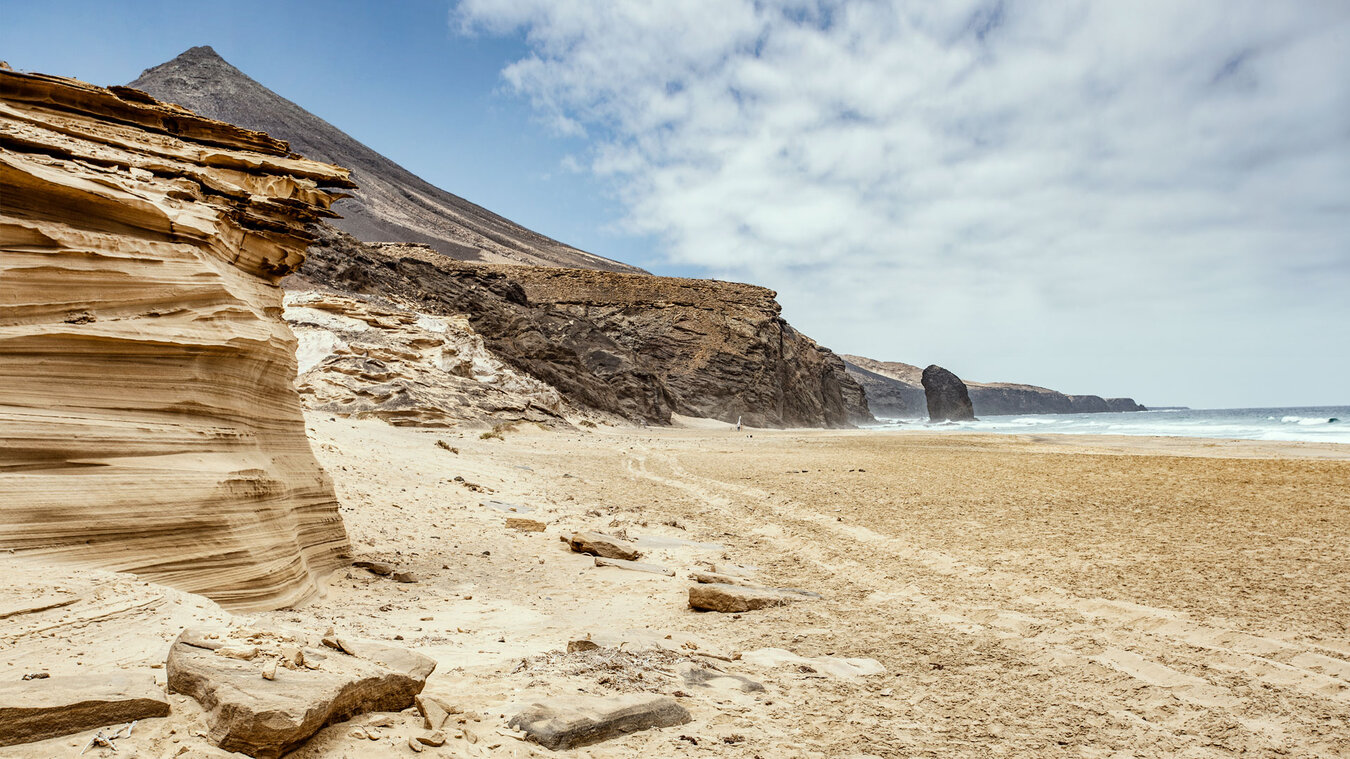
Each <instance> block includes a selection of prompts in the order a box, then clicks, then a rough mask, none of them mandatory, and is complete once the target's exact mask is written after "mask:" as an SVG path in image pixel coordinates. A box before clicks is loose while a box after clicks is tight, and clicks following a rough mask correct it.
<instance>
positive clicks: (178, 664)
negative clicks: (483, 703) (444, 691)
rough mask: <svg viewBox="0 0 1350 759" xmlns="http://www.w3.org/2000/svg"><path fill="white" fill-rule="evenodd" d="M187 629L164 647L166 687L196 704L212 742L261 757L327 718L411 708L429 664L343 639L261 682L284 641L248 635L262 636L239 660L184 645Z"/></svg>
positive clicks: (295, 742)
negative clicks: (250, 655) (253, 654)
mask: <svg viewBox="0 0 1350 759" xmlns="http://www.w3.org/2000/svg"><path fill="white" fill-rule="evenodd" d="M190 633H191V631H188V632H185V633H184V634H183V635H182V636H180V637H179V639H178V641H176V642H175V643H174V644H173V646H172V647H171V648H170V649H169V661H168V675H169V690H171V691H173V692H175V693H183V694H185V695H188V696H191V697H193V698H195V699H196V700H197V701H199V702H201V704H202V707H203V708H205V709H206V712H207V715H206V717H207V724H208V725H209V726H210V735H209V737H210V740H211V741H212V742H214V743H216V744H217V745H218V746H220V747H221V748H223V749H225V750H228V751H239V752H242V753H245V754H248V755H249V756H253V757H260V758H263V759H272V758H273V757H278V756H281V755H282V754H284V753H286V752H288V751H290V750H292V749H294V748H296V747H297V746H299V745H300V744H301V743H303V742H304V741H305V740H307V739H308V738H309V737H310V736H312V735H313V734H314V733H316V732H318V731H319V730H320V729H322V728H323V727H325V726H327V725H331V724H333V723H334V722H341V721H343V720H346V719H349V718H351V717H353V716H355V715H358V714H362V713H365V712H392V711H399V710H402V709H406V708H407V707H409V706H412V704H413V700H414V698H415V697H416V696H417V694H418V693H420V692H421V691H422V687H423V686H424V685H425V684H426V679H427V676H428V675H430V674H431V672H432V670H434V669H435V667H436V663H435V662H434V661H432V660H431V659H429V658H427V657H425V656H422V655H421V654H417V653H413V652H412V651H409V650H407V649H404V648H398V647H395V646H386V645H383V644H379V643H371V642H367V641H354V640H350V639H347V638H344V639H342V641H341V651H340V652H339V651H330V652H329V653H328V654H327V655H323V656H321V658H319V660H318V661H315V662H311V661H310V659H311V658H318V657H315V656H314V655H313V654H310V653H307V654H306V656H305V666H304V667H302V668H295V669H292V668H289V667H279V668H276V669H275V673H274V679H271V680H268V679H265V678H264V677H263V676H262V672H263V668H264V666H265V664H264V663H263V662H264V661H278V660H282V661H283V664H284V663H285V662H284V659H283V655H282V649H283V648H284V646H272V645H270V644H269V643H268V641H267V637H266V635H254V636H252V637H251V638H250V639H254V640H256V639H261V640H262V643H260V644H259V646H260V649H261V651H260V653H259V656H258V658H256V659H254V660H251V661H243V660H239V659H233V658H230V657H226V656H221V655H219V653H218V651H212V650H208V649H205V648H198V647H197V646H194V645H191V644H190V643H188V642H187V641H188V640H192V639H193V637H194V636H193V635H191V634H190ZM232 634H235V633H232ZM274 648H275V649H276V650H273V649H274ZM306 650H307V651H309V650H308V649H306ZM311 665H317V667H318V668H317V669H311V668H310V666H311Z"/></svg>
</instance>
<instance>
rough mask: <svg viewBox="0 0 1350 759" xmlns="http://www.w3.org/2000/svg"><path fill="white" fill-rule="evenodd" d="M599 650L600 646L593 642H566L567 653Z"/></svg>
mask: <svg viewBox="0 0 1350 759" xmlns="http://www.w3.org/2000/svg"><path fill="white" fill-rule="evenodd" d="M597 648H600V644H599V643H596V642H595V641H593V640H569V641H567V653H569V654H575V653H579V652H581V651H594V650H596V649H597Z"/></svg>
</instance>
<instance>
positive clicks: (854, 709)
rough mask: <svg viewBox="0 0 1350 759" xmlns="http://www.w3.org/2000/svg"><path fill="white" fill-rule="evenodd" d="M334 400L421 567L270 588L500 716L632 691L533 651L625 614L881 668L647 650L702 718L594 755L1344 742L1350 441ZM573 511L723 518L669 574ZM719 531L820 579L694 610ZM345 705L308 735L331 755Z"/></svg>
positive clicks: (353, 452) (603, 525)
mask: <svg viewBox="0 0 1350 759" xmlns="http://www.w3.org/2000/svg"><path fill="white" fill-rule="evenodd" d="M311 423H312V424H313V426H314V429H315V432H314V438H315V440H316V442H317V443H318V446H317V449H318V450H317V452H318V455H319V458H320V459H321V461H322V462H323V464H324V465H325V466H326V468H327V469H328V470H329V471H330V472H332V473H333V475H334V477H335V479H336V481H337V485H338V491H339V494H340V496H341V500H342V501H343V503H344V511H343V515H344V517H345V518H346V520H347V524H348V529H349V530H350V532H351V534H352V539H353V543H354V545H355V546H357V550H358V551H359V552H362V553H364V554H367V555H370V556H376V557H380V558H389V559H399V560H401V561H403V562H404V563H406V564H408V565H409V566H411V567H412V568H414V569H415V570H417V571H418V572H420V573H422V574H423V575H424V577H425V579H424V580H423V582H422V583H421V584H419V585H416V586H399V585H396V584H393V583H390V582H388V581H385V580H377V579H373V578H370V577H368V576H366V575H364V573H362V572H359V571H356V572H353V573H352V577H353V579H351V580H346V579H341V578H339V580H338V581H336V582H335V588H334V591H333V594H332V596H331V597H330V598H329V599H328V600H326V601H324V602H321V603H319V604H316V605H314V606H312V607H310V608H306V609H303V610H300V611H299V612H297V613H295V614H293V615H288V614H285V613H279V614H278V616H279V617H282V618H288V619H291V620H292V621H300V622H304V623H307V624H312V625H326V624H329V623H334V624H338V625H339V626H347V627H355V628H357V629H359V630H360V631H361V632H364V633H366V634H369V635H375V636H379V635H386V636H390V635H393V634H395V633H400V632H401V633H402V634H403V635H404V637H405V639H406V641H407V642H409V643H411V644H413V645H415V646H418V647H419V648H422V650H425V651H426V652H428V653H431V654H432V655H434V656H436V657H437V658H439V659H440V660H441V661H442V662H443V664H442V671H441V672H440V673H438V674H437V675H436V676H434V678H433V684H432V686H431V688H430V689H431V690H433V691H436V692H442V693H446V694H448V695H451V696H453V697H454V698H455V699H456V700H458V701H459V702H461V703H463V704H465V706H466V708H473V709H478V710H480V711H482V712H483V713H485V714H488V713H491V714H492V716H493V717H494V718H496V719H497V720H498V721H500V717H497V715H499V714H503V713H505V714H509V710H508V709H505V708H503V707H504V706H505V705H506V704H508V703H512V702H517V703H523V702H526V701H528V700H529V699H530V697H531V695H536V694H540V693H565V692H567V691H568V690H569V689H571V688H585V689H586V690H587V691H590V692H597V693H604V692H609V688H608V687H607V686H606V685H601V684H598V676H597V675H594V674H591V675H581V676H577V677H574V678H569V679H567V680H565V681H564V680H560V679H559V678H558V677H557V675H556V673H555V672H551V671H546V672H542V673H539V674H538V675H537V676H531V673H530V672H529V671H526V672H519V673H515V674H511V670H512V669H513V668H515V667H516V666H517V664H518V662H519V660H520V659H521V657H526V656H534V655H539V654H542V653H544V652H547V651H549V650H558V649H560V648H563V647H564V646H565V644H566V642H567V640H568V639H570V638H576V637H581V636H583V635H585V634H587V633H591V634H593V635H594V636H595V637H596V638H597V639H600V638H602V637H604V636H605V635H606V634H608V635H613V634H617V633H620V632H622V631H624V630H627V629H641V630H645V631H648V632H649V633H651V634H653V637H655V638H658V639H659V638H661V637H662V636H664V635H665V634H667V633H671V634H674V638H675V639H679V636H680V634H681V633H683V634H687V635H690V636H692V638H693V640H695V641H697V643H696V645H699V646H700V647H701V648H700V650H706V649H708V648H712V649H715V650H716V651H718V652H720V653H722V654H734V653H736V652H741V651H747V650H753V649H759V648H765V647H774V648H783V649H789V650H791V651H794V652H796V653H799V654H803V655H806V656H820V655H826V654H831V655H836V656H844V657H870V658H875V659H877V660H878V661H880V662H881V663H882V664H883V665H885V667H886V668H887V674H885V675H879V676H872V677H866V678H861V679H857V680H852V681H849V680H838V679H830V678H825V677H822V676H821V675H820V674H818V673H811V672H802V671H798V670H797V669H795V668H778V669H762V668H758V667H753V666H749V665H745V664H743V663H740V662H736V663H733V664H728V665H724V666H725V667H726V668H727V669H728V670H730V671H734V672H739V673H742V674H745V675H747V676H750V677H753V678H756V679H758V680H760V681H761V682H763V683H764V684H765V685H766V686H767V688H768V690H767V691H766V692H765V693H762V694H741V693H734V692H715V693H708V692H706V689H703V690H700V689H698V688H693V687H689V686H685V685H683V684H682V683H680V682H677V681H675V680H673V679H670V678H666V677H665V676H663V675H662V674H660V673H659V672H656V673H654V672H652V671H648V672H646V673H645V677H646V678H647V680H648V682H650V681H651V680H652V679H655V680H656V681H657V685H655V686H653V687H655V689H657V690H660V691H663V692H666V693H672V692H674V691H675V690H683V691H685V692H689V693H691V697H690V698H685V699H682V701H683V702H684V703H686V705H688V706H689V708H690V709H691V711H693V713H694V715H695V719H696V722H695V723H693V724H691V725H688V726H686V727H684V728H671V729H667V730H664V731H660V732H654V733H647V734H640V735H634V736H631V737H629V738H625V739H622V740H618V741H614V742H611V743H608V744H602V745H599V746H596V747H593V748H591V749H589V750H585V751H580V752H576V753H577V755H582V756H584V755H586V754H587V753H589V754H591V755H593V756H596V757H627V756H668V755H686V754H687V755H691V756H692V755H703V754H707V755H715V756H736V757H752V756H756V755H758V756H761V757H765V758H766V759H767V758H768V757H788V756H829V757H835V756H851V755H865V754H872V755H876V756H911V755H924V756H929V755H931V756H972V757H973V756H991V755H993V756H998V755H1008V756H1053V755H1063V756H1104V757H1106V756H1117V755H1119V756H1197V757H1200V756H1216V757H1217V756H1232V755H1234V754H1236V753H1239V752H1243V751H1246V752H1250V755H1252V756H1275V755H1284V754H1283V753H1281V752H1288V753H1289V755H1293V756H1337V755H1347V754H1348V753H1350V627H1348V625H1350V597H1348V596H1347V593H1346V590H1347V588H1348V587H1350V556H1348V555H1347V546H1350V450H1348V449H1350V447H1346V446H1334V445H1320V446H1319V445H1311V444H1272V443H1250V442H1232V441H1229V442H1220V441H1210V440H1185V439H1177V438H1156V439H1149V438H1123V437H1094V438H1087V437H1072V436H1036V437H1029V436H1028V437H1008V436H977V435H956V434H953V435H948V434H938V435H934V434H928V433H890V432H868V431H845V432H831V431H804V432H800V431H788V432H767V431H760V430H747V431H744V432H741V433H736V432H734V431H732V430H729V429H726V428H725V426H719V425H697V426H696V425H693V424H689V426H688V427H686V428H684V429H645V430H631V429H628V430H605V429H602V430H598V431H594V432H583V433H580V434H575V433H560V432H543V431H538V430H535V429H534V428H522V429H521V430H518V431H515V432H508V433H506V439H505V440H504V441H499V440H481V439H479V437H478V434H477V433H474V432H462V433H453V432H452V433H446V432H443V431H442V432H437V431H425V430H422V431H418V430H409V429H396V428H392V427H388V426H386V425H384V424H382V423H377V422H353V421H349V420H336V421H329V420H328V419H327V418H316V417H311ZM752 435H753V437H752ZM437 439H445V440H447V442H449V443H450V444H452V445H455V446H457V447H458V448H459V451H460V452H459V454H458V455H456V454H451V453H449V452H448V451H445V450H443V449H441V448H438V447H436V446H435V444H434V443H435V441H436V440H437ZM1276 457H1279V460H1276ZM527 467H528V469H527ZM803 470H805V471H803ZM863 470H865V471H863ZM568 474H570V475H571V476H570V477H567V476H564V475H568ZM457 475H458V476H462V477H464V478H465V479H466V480H468V481H469V482H472V483H477V484H480V485H483V486H486V487H489V488H492V489H493V490H494V491H495V492H493V493H491V494H478V493H473V492H470V491H469V490H467V489H466V488H465V487H464V485H462V484H460V483H457V482H454V481H453V480H452V478H453V477H455V476H457ZM488 498H493V499H497V500H501V501H506V502H511V503H519V504H524V505H532V506H536V507H538V511H536V512H534V513H532V514H530V515H529V516H535V517H538V518H540V519H543V520H545V521H547V522H548V523H549V527H550V529H549V531H548V532H547V533H543V534H528V533H516V532H514V531H510V530H506V529H504V528H503V526H502V525H503V522H504V516H503V515H502V514H501V513H499V512H496V511H493V510H490V509H487V508H484V507H482V506H480V505H479V504H480V503H481V502H483V501H485V500H487V499H488ZM588 512H597V513H598V514H599V516H596V515H588ZM672 522H674V523H677V524H678V525H679V526H678V527H676V526H670V523H672ZM581 528H592V529H607V530H617V529H624V530H627V531H628V533H630V534H632V535H660V536H670V537H679V538H685V539H689V540H693V541H698V542H702V543H720V544H722V545H723V546H725V548H724V549H717V550H699V549H695V548H684V549H678V550H677V549H666V550H657V551H654V552H651V553H649V554H648V555H647V556H646V557H644V561H652V562H654V563H658V564H664V565H667V566H670V567H672V568H675V569H677V570H679V576H678V577H676V578H664V577H659V576H654V575H645V574H638V573H632V572H624V571H621V570H616V569H596V568H595V567H594V566H593V565H592V562H591V560H590V559H589V558H586V557H582V556H578V555H575V554H571V553H570V552H568V551H567V549H566V547H565V546H564V545H563V544H562V543H561V542H559V541H558V537H557V536H558V535H560V534H563V533H565V532H566V531H568V530H572V529H581ZM484 551H490V552H491V553H490V555H488V556H485V555H483V552H484ZM699 561H708V562H712V563H715V564H724V563H734V564H739V565H742V566H752V567H758V568H759V577H760V579H762V580H763V581H765V582H766V583H767V584H771V585H784V586H792V587H799V588H806V589H810V590H814V591H817V592H819V593H821V594H823V595H824V598H823V599H822V600H820V601H814V602H809V603H803V604H798V605H795V606H791V607H785V608H780V609H770V610H763V611H758V612H752V613H747V614H744V615H742V616H741V617H740V618H739V619H737V618H734V617H731V616H728V615H719V614H705V613H696V612H692V611H689V610H688V609H687V608H686V603H685V597H686V591H687V588H688V586H689V584H690V583H689V581H688V580H687V579H686V575H687V570H688V569H689V568H691V567H694V566H696V562H699ZM443 566H445V567H448V568H445V569H443V568H442V567H443ZM463 596H472V600H464V599H463ZM385 604H392V605H393V608H391V609H390V610H389V611H384V612H382V611H379V607H381V606H383V605H385ZM426 616H431V617H433V619H432V620H429V621H422V620H421V619H420V618H421V617H426ZM417 628H420V629H417ZM458 629H463V630H465V631H466V632H463V633H461V632H457V630H458ZM500 638H504V639H505V642H499V639H500ZM457 667H463V670H462V671H460V670H457V669H456V668H457ZM520 688H525V689H527V690H524V691H518V690H517V689H520ZM329 732H330V733H339V731H336V730H330V731H329ZM343 734H345V731H342V732H341V733H339V735H338V736H335V740H333V744H334V745H333V746H331V747H328V748H325V746H326V744H325V742H324V741H322V740H321V741H319V742H317V743H316V745H315V746H314V747H313V749H311V750H309V751H307V752H302V755H304V756H330V755H336V754H334V752H333V751H332V749H334V748H337V746H338V745H343V741H350V739H348V738H345V737H343ZM680 735H688V736H690V737H693V738H696V739H698V746H697V748H695V747H693V746H692V745H691V743H690V742H688V741H682V740H680V738H679V736H680ZM736 735H738V736H741V737H742V738H743V739H744V740H742V741H739V742H736V743H725V742H722V739H723V738H726V737H728V736H736ZM513 746H515V747H518V746H519V744H514V743H512V742H510V741H507V743H506V745H504V746H503V747H502V748H501V749H498V751H499V752H502V751H505V750H506V749H510V748H512V747H513ZM349 753H350V752H349ZM351 755H353V756H355V755H356V754H351ZM508 755H509V754H508Z"/></svg>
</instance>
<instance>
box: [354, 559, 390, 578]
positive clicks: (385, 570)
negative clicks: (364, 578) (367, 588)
mask: <svg viewBox="0 0 1350 759" xmlns="http://www.w3.org/2000/svg"><path fill="white" fill-rule="evenodd" d="M352 566H354V567H356V568H357V569H364V570H366V571H367V572H370V573H371V574H377V575H379V576H381V577H386V576H388V575H391V574H393V573H394V565H393V564H389V563H387V562H383V561H353V562H352Z"/></svg>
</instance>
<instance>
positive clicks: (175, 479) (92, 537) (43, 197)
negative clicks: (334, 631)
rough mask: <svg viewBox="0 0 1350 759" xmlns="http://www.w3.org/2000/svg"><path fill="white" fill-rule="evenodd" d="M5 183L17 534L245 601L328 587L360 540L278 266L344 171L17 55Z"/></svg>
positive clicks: (6, 102) (3, 424)
mask: <svg viewBox="0 0 1350 759" xmlns="http://www.w3.org/2000/svg"><path fill="white" fill-rule="evenodd" d="M0 182H3V186H4V191H3V192H2V193H0V252H2V253H3V255H0V548H4V549H9V550H11V551H14V552H16V553H18V554H20V555H25V554H28V555H35V554H40V555H46V556H51V557H55V558H58V559H60V560H62V561H68V562H73V563H79V564H82V565H86V566H97V567H106V568H112V569H116V570H121V571H130V572H134V573H136V574H139V575H141V576H143V577H147V578H150V579H153V580H155V581H157V582H161V583H164V584H166V585H171V586H173V587H176V588H180V589H183V590H188V591H192V592H195V593H201V594H204V595H207V596H209V597H211V598H213V599H215V600H217V601H219V602H221V603H222V604H226V605H228V606H231V607H234V608H274V607H278V606H283V605H287V604H292V603H296V602H298V601H301V600H303V599H305V598H307V597H308V596H310V595H312V594H313V593H314V592H315V590H316V580H317V579H318V578H319V576H321V575H322V574H325V573H326V572H328V571H330V570H332V569H335V568H336V567H337V566H339V565H340V563H341V561H340V558H339V557H340V556H341V555H342V554H344V553H345V552H346V551H347V538H346V533H345V531H344V529H343V526H342V522H341V518H340V517H339V516H338V512H337V502H336V499H335V497H334V495H333V489H332V485H331V483H330V481H329V480H328V478H327V477H326V476H325V475H324V473H323V471H322V470H321V469H320V468H319V465H318V463H317V461H315V459H314V456H313V453H312V452H311V450H310V447H309V442H308V440H307V439H306V437H305V429H304V422H303V419H302V418H301V414H300V404H299V397H298V396H297V394H296V392H295V390H294V387H293V385H292V382H293V379H294V376H295V366H296V364H295V339H294V337H293V336H292V335H291V333H290V330H288V329H287V328H286V325H285V324H284V323H283V322H282V321H281V318H280V315H281V295H282V293H281V289H280V287H279V286H278V281H279V279H280V278H281V277H282V276H283V275H285V274H287V273H288V272H290V271H291V270H292V269H293V268H294V267H296V266H298V265H299V263H300V261H301V260H302V259H303V257H304V251H305V247H306V245H307V244H308V243H309V241H310V240H311V239H312V235H311V234H310V233H309V232H307V231H306V228H307V225H309V224H311V223H312V222H314V221H316V220H317V219H319V218H321V217H323V216H325V215H328V212H327V210H326V209H327V208H328V205H329V204H330V203H331V202H332V201H333V200H334V198H335V197H339V196H340V193H334V192H331V191H328V190H325V189H323V188H324V187H334V186H348V185H350V181H349V180H348V179H347V175H346V171H345V170H343V169H339V168H337V167H334V166H329V165H326V164H321V163H316V162H313V161H307V160H303V159H301V158H298V157H296V156H292V155H290V153H289V150H288V148H287V146H286V144H285V143H284V142H280V141H278V140H274V139H272V138H270V137H268V136H267V135H265V134H262V133H259V132H251V131H248V130H244V129H240V128H238V127H235V126H232V125H229V124H225V123H222V122H217V121H211V120H208V119H203V118H200V117H197V116H195V115H194V114H192V113H191V112H189V111H186V110H184V109H181V108H179V107H177V106H171V105H166V104H163V103H159V102H158V101H155V100H154V99H153V98H150V97H149V96H147V95H145V94H144V93H141V92H137V91H135V90H129V89H126V88H113V89H104V88H101V87H94V86H91V85H88V84H85V83H83V82H79V81H76V80H71V79H62V78H57V77H48V76H42V75H29V74H21V73H15V72H12V71H0Z"/></svg>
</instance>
